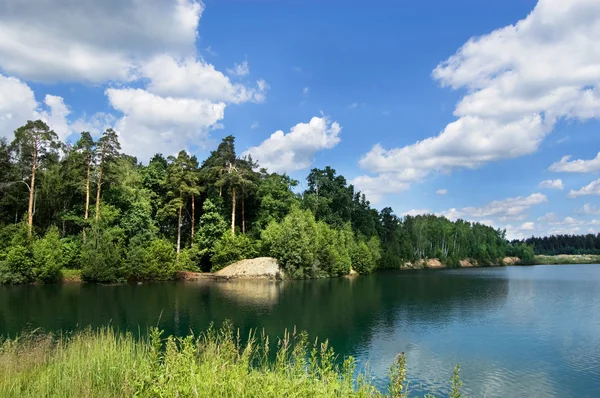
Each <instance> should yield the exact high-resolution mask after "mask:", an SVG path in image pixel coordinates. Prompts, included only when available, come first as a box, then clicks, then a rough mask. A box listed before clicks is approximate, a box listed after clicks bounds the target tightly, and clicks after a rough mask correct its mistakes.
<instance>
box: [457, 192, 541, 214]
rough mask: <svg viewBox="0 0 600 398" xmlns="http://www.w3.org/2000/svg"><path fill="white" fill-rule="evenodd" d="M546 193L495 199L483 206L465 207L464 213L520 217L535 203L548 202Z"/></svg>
mask: <svg viewBox="0 0 600 398" xmlns="http://www.w3.org/2000/svg"><path fill="white" fill-rule="evenodd" d="M547 201H548V198H547V197H546V195H543V194H541V193H534V194H531V195H529V196H519V197H516V198H508V199H504V200H495V201H493V202H490V203H488V204H486V205H484V206H481V207H465V208H463V209H461V211H462V213H464V214H467V215H469V216H471V217H504V218H505V219H509V218H518V217H519V216H521V215H523V213H524V212H525V211H527V210H528V209H529V208H531V207H532V206H535V205H539V204H541V203H544V202H547Z"/></svg>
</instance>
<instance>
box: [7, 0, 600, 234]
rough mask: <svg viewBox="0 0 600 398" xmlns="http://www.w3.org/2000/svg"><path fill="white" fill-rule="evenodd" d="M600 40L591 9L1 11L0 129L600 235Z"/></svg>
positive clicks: (554, 2)
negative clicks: (117, 145)
mask: <svg viewBox="0 0 600 398" xmlns="http://www.w3.org/2000/svg"><path fill="white" fill-rule="evenodd" d="M598 37H600V3H598V1H596V0H570V1H567V0H540V1H539V2H536V1H530V0H504V1H499V0H489V1H485V2H482V1H475V0H468V1H467V0H461V1H453V2H447V1H440V0H437V1H433V0H430V1H419V2H416V1H413V2H397V1H375V2H371V3H370V4H364V3H358V2H348V1H334V0H330V1H316V0H314V1H313V0H308V1H298V0H296V1H285V0H279V1H275V0H255V1H253V0H243V1H242V0H206V1H205V2H204V3H200V2H199V1H196V0H168V1H167V0H150V1H146V2H139V1H135V0H125V1H117V0H107V1H104V2H96V1H92V0H81V1H78V2H75V3H73V2H71V1H67V0H56V1H53V2H48V1H46V0H25V1H23V0H5V1H4V2H2V4H1V5H0V132H1V133H0V134H2V135H5V136H7V137H11V136H12V133H11V132H12V131H13V130H14V129H15V128H16V127H18V126H19V125H21V124H23V123H24V122H25V121H26V120H27V119H31V118H43V119H45V120H46V121H47V122H48V123H49V124H50V125H51V127H52V128H54V129H55V131H57V132H58V133H59V135H60V136H61V137H62V138H64V139H73V137H76V136H77V134H78V133H79V132H80V131H82V130H89V131H91V132H92V133H94V134H100V132H101V131H102V130H103V129H105V128H107V127H113V128H114V129H115V130H117V131H118V132H119V134H120V136H121V141H122V143H123V147H124V149H125V150H126V151H127V153H131V154H134V155H136V156H138V158H139V159H140V160H142V161H144V160H147V159H148V158H149V157H150V156H152V154H154V153H156V152H162V153H164V154H165V155H168V154H171V153H174V152H176V151H178V150H179V149H181V148H186V149H188V150H189V151H191V152H194V153H197V154H198V155H199V157H201V158H202V157H204V156H206V154H207V153H208V151H209V150H210V149H212V148H213V147H214V146H215V145H216V144H217V143H218V142H219V140H220V139H221V138H222V137H224V136H225V135H228V134H234V135H235V136H236V140H237V141H236V142H237V148H238V151H239V152H244V153H250V154H252V155H253V156H254V157H255V158H257V159H258V160H259V162H260V163H261V164H262V165H264V166H268V167H269V169H270V170H272V171H281V172H288V173H289V174H290V175H292V176H293V177H295V178H297V179H299V180H301V181H303V180H304V178H305V176H306V174H307V172H308V170H309V169H310V168H312V167H324V166H326V165H331V166H333V167H334V168H335V169H336V170H337V171H338V172H339V173H341V174H343V175H344V176H346V178H347V179H348V180H349V181H351V182H352V183H354V184H355V185H356V186H357V187H358V188H359V189H361V190H363V191H364V192H366V193H367V195H368V197H369V199H370V200H371V201H372V202H373V203H374V205H375V206H376V207H378V208H381V207H384V206H391V207H393V208H394V210H395V211H396V212H397V213H398V214H403V213H410V214H414V213H419V212H432V213H437V214H443V215H446V216H447V217H449V218H457V217H461V218H465V219H469V220H474V221H482V222H485V223H488V224H491V225H493V226H495V227H499V228H506V229H507V231H508V235H509V237H526V236H530V235H533V234H535V235H545V234H549V233H587V232H593V233H597V232H598V231H599V229H600V209H599V208H600V200H599V197H600V180H599V179H598V178H599V177H598V174H599V173H600V155H599V153H600V152H599V151H600V134H599V127H600V123H599V118H600V87H599V85H600V67H599V66H598V65H600V42H599V41H598V40H597V38H598ZM565 156H570V158H568V159H563V157H565ZM561 159H562V160H561Z"/></svg>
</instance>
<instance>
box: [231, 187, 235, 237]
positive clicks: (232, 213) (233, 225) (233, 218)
mask: <svg viewBox="0 0 600 398" xmlns="http://www.w3.org/2000/svg"><path fill="white" fill-rule="evenodd" d="M231 234H232V235H235V187H233V188H231Z"/></svg>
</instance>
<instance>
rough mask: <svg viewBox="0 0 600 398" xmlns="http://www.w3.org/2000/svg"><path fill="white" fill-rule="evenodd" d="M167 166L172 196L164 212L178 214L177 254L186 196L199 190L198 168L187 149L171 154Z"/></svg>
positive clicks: (179, 248)
mask: <svg viewBox="0 0 600 398" xmlns="http://www.w3.org/2000/svg"><path fill="white" fill-rule="evenodd" d="M168 160H169V165H168V167H167V181H168V185H169V193H168V195H169V196H170V197H171V198H172V199H171V200H170V201H169V202H168V203H167V205H166V207H165V209H164V212H165V213H167V214H174V213H175V214H176V215H177V250H176V252H177V254H179V252H180V250H181V223H182V212H183V205H184V203H185V200H186V196H187V195H188V194H190V193H194V192H198V190H197V187H195V181H196V168H195V167H194V164H193V162H192V160H191V158H190V155H188V153H187V152H186V151H180V152H179V154H177V157H173V156H169V158H168Z"/></svg>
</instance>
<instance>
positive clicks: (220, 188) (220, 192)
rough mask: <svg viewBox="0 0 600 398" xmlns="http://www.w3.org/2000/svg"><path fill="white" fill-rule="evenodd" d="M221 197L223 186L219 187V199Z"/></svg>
mask: <svg viewBox="0 0 600 398" xmlns="http://www.w3.org/2000/svg"><path fill="white" fill-rule="evenodd" d="M221 197H223V186H222V185H219V198H221Z"/></svg>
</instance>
